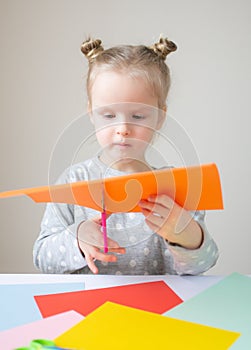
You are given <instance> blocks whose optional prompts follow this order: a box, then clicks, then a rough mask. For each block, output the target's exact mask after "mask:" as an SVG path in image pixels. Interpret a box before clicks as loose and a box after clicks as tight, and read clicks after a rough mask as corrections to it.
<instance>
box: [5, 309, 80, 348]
mask: <svg viewBox="0 0 251 350" xmlns="http://www.w3.org/2000/svg"><path fill="white" fill-rule="evenodd" d="M83 319H84V316H82V315H80V314H79V313H77V312H76V311H68V312H64V313H62V314H59V315H55V316H51V317H47V318H44V319H41V320H39V321H36V322H32V323H28V324H25V325H23V326H19V327H15V328H12V329H8V330H6V331H3V332H0V349H1V350H13V349H15V348H19V347H23V346H28V345H29V344H30V342H31V340H32V339H54V338H56V337H58V336H59V335H60V334H62V333H64V332H66V331H67V330H68V329H70V328H71V327H73V326H74V325H76V324H77V323H79V322H80V321H82V320H83Z"/></svg>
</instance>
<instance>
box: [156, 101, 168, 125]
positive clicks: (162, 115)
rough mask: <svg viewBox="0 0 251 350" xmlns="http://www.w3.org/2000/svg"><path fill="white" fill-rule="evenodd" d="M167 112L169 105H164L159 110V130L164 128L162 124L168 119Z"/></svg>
mask: <svg viewBox="0 0 251 350" xmlns="http://www.w3.org/2000/svg"><path fill="white" fill-rule="evenodd" d="M166 112H167V106H166V105H165V106H163V107H162V108H161V109H160V110H159V119H158V123H157V126H156V129H157V130H159V129H161V128H162V125H163V124H164V122H165V120H166Z"/></svg>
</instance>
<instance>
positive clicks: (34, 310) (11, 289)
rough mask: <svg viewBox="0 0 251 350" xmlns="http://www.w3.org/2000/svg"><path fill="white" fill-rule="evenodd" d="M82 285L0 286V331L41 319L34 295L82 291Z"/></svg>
mask: <svg viewBox="0 0 251 350" xmlns="http://www.w3.org/2000/svg"><path fill="white" fill-rule="evenodd" d="M83 289H84V283H78V282H76V283H41V284H2V285H0V296H1V298H0V331H3V330H6V329H9V328H13V327H17V326H20V325H23V324H25V323H30V322H34V321H37V320H39V319H41V318H42V317H41V314H40V312H39V309H38V307H37V305H36V303H35V301H34V298H33V297H34V295H38V294H49V293H59V292H61V293H63V292H70V291H76V290H83Z"/></svg>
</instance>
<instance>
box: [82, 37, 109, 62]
mask: <svg viewBox="0 0 251 350" xmlns="http://www.w3.org/2000/svg"><path fill="white" fill-rule="evenodd" d="M101 43H102V41H101V40H100V39H91V38H89V39H87V40H86V41H84V42H83V43H82V45H81V47H80V49H81V51H82V52H83V54H84V55H85V56H86V57H87V59H88V60H89V61H91V60H92V59H94V58H95V57H97V56H98V55H99V54H100V52H102V51H104V48H103V46H102V45H101Z"/></svg>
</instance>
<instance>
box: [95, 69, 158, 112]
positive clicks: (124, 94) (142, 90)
mask: <svg viewBox="0 0 251 350" xmlns="http://www.w3.org/2000/svg"><path fill="white" fill-rule="evenodd" d="M91 99H92V103H93V104H96V105H99V106H101V105H109V104H115V103H121V102H122V103H123V102H132V103H142V104H146V105H152V106H157V105H158V99H157V96H155V94H154V91H153V89H152V87H151V85H150V84H149V83H148V82H147V81H146V79H144V78H143V77H141V76H131V75H130V74H128V72H127V73H126V72H116V71H104V72H100V73H99V74H97V75H96V77H95V79H94V81H93V84H92V89H91Z"/></svg>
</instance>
